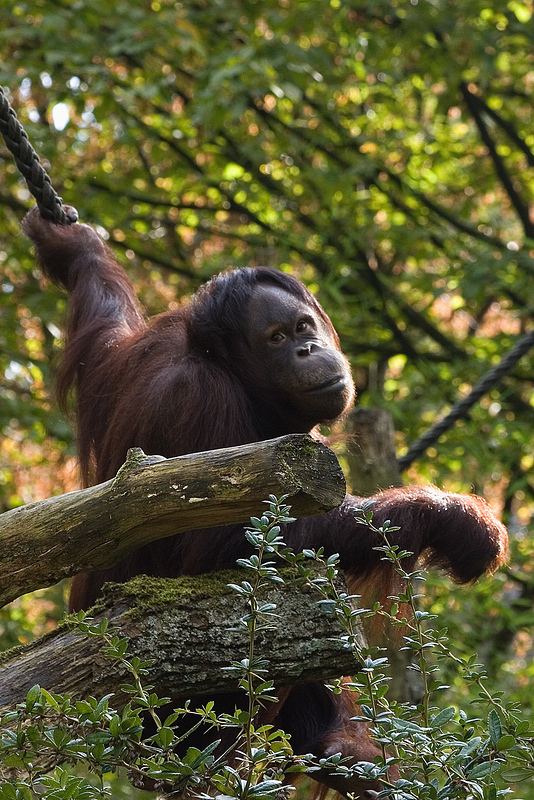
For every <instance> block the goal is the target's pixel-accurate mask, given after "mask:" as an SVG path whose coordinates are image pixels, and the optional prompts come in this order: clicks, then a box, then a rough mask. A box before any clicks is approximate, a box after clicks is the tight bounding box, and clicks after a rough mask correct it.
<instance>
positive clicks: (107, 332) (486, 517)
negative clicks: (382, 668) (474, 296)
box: [23, 209, 507, 791]
mask: <svg viewBox="0 0 534 800" xmlns="http://www.w3.org/2000/svg"><path fill="white" fill-rule="evenodd" d="M23 226H24V230H25V232H26V233H27V235H28V236H29V237H30V238H31V239H32V241H33V242H34V243H35V245H36V248H37V253H38V257H39V262H40V264H41V266H42V268H43V271H44V272H45V274H46V275H48V276H49V277H50V278H51V279H52V280H53V281H55V282H56V283H58V284H60V285H62V286H64V287H65V288H67V289H68V291H69V294H70V305H69V309H70V313H69V322H68V329H67V346H66V350H65V353H64V356H63V361H62V365H61V368H60V372H59V382H58V388H59V394H60V398H61V399H62V402H63V403H64V402H65V400H66V396H67V393H68V392H69V390H70V389H71V388H72V387H74V388H75V389H76V392H77V406H76V409H77V411H76V413H77V427H78V446H79V455H80V463H81V468H82V472H83V476H84V480H85V482H86V483H88V482H91V481H94V480H96V481H102V480H105V479H107V478H110V477H112V476H113V475H114V474H115V473H116V471H117V469H118V468H119V466H120V465H121V464H122V463H123V461H124V457H125V454H126V451H127V449H128V448H129V447H131V446H139V447H142V448H143V449H144V451H145V452H146V453H148V454H160V455H164V456H167V457H170V456H174V455H180V454H184V453H190V452H195V451H200V450H206V449H213V448H217V447H227V446H232V445H238V444H243V443H245V442H251V441H258V440H262V439H267V438H270V437H273V436H278V435H283V434H286V433H294V432H299V431H304V430H309V429H310V428H311V427H313V424H315V423H317V422H320V421H321V420H319V419H317V420H315V421H314V423H313V424H312V425H309V426H307V427H306V426H304V425H300V424H299V422H298V419H294V418H292V417H290V415H289V413H288V411H287V409H286V408H285V407H281V406H280V403H278V404H277V403H276V402H275V401H272V400H271V399H270V398H269V392H268V387H267V389H266V387H264V386H262V387H261V390H260V387H258V386H257V385H256V384H255V383H254V381H255V378H254V375H255V368H256V364H255V361H254V353H252V352H250V353H247V351H246V349H243V347H240V348H239V347H238V345H239V343H240V342H241V341H242V339H243V337H244V334H245V332H246V309H247V304H248V302H249V300H250V298H251V297H252V295H253V292H254V290H255V287H256V286H258V285H274V286H279V287H281V288H282V289H283V290H284V291H286V292H289V293H290V294H291V295H293V296H294V297H297V298H299V300H300V301H301V302H302V304H303V305H305V306H306V307H308V308H310V309H313V310H314V313H316V314H318V315H320V317H321V319H322V320H323V321H324V323H325V325H327V326H328V330H329V331H330V333H329V337H330V341H331V346H332V347H333V348H335V349H337V351H339V342H338V339H337V335H336V334H335V332H334V329H333V328H332V325H331V323H330V320H329V319H328V317H327V316H326V314H325V313H324V311H323V310H322V309H321V307H320V306H319V305H318V303H317V301H316V300H315V298H313V296H312V295H311V294H310V293H309V292H308V291H307V290H306V289H305V288H304V287H303V286H302V284H300V283H299V282H298V281H296V280H295V279H293V278H290V277H288V276H286V275H283V274H282V273H279V272H276V271H275V270H269V269H265V268H259V269H257V270H243V271H240V272H234V273H230V274H227V275H224V276H218V277H217V278H214V279H213V280H212V281H211V282H210V283H209V284H208V285H207V286H206V287H204V288H203V289H202V290H201V291H200V292H199V293H198V294H197V295H196V296H195V297H194V298H193V300H192V302H191V304H190V305H189V306H185V307H183V308H180V309H179V310H177V311H173V312H169V313H168V314H164V315H162V316H160V317H158V318H156V319H155V320H154V321H153V322H151V323H150V324H147V323H146V322H145V320H144V318H143V316H142V314H141V311H140V308H139V304H138V301H137V298H136V296H135V293H134V291H133V288H132V286H131V284H130V282H129V281H128V278H127V277H126V275H125V273H124V271H123V270H122V268H121V267H120V266H119V265H118V264H117V263H116V262H115V260H114V258H113V255H112V253H111V251H110V250H109V249H108V248H107V247H106V246H105V245H104V243H103V242H102V241H101V239H100V238H99V237H98V235H97V234H96V233H95V231H93V230H92V229H91V228H90V227H88V226H86V225H72V226H69V227H62V226H58V225H53V224H51V223H48V222H45V221H44V220H42V218H41V217H40V216H39V214H38V212H37V210H36V209H35V210H34V211H32V212H30V214H29V215H28V216H27V217H26V219H25V221H24V223H23ZM238 352H239V353H241V356H240V357H239V358H238V356H237V353H238ZM243 354H244V355H243ZM371 499H372V500H373V501H374V506H373V510H374V514H373V521H374V523H375V524H381V523H383V522H384V521H385V520H387V519H389V520H391V522H392V524H394V525H398V526H400V530H399V531H397V532H395V533H393V534H391V535H390V540H391V541H392V543H398V544H399V545H400V547H401V548H402V549H407V550H410V551H412V552H413V553H414V555H413V557H412V558H411V559H409V560H408V562H409V563H406V568H407V569H411V567H412V565H413V563H415V561H416V560H417V558H418V557H419V556H420V555H423V557H424V558H425V560H426V562H427V564H428V565H429V566H432V567H439V568H440V569H443V570H445V571H446V572H448V573H449V574H450V575H451V577H452V578H453V580H455V581H458V582H470V581H473V580H475V579H476V578H477V577H478V576H480V575H482V574H483V573H484V572H487V571H491V570H494V569H495V568H496V567H497V566H498V565H499V564H500V563H501V562H502V561H503V560H504V558H505V554H506V544H507V537H506V531H505V529H504V527H503V526H502V524H501V523H500V522H499V521H498V520H497V519H496V518H495V516H494V515H493V513H492V512H491V510H490V509H489V507H488V505H487V504H486V503H485V501H484V500H482V499H481V498H479V497H473V496H466V495H457V494H452V493H445V492H441V491H440V490H439V489H436V488H434V487H413V486H412V487H406V488H401V489H389V490H387V491H385V492H380V493H378V494H377V495H375V496H374V497H373V498H371ZM361 502H362V500H361V498H355V497H351V496H347V498H346V500H345V502H344V504H343V505H342V506H341V507H340V508H339V509H336V510H334V511H332V512H330V513H328V514H325V515H323V516H321V517H315V518H313V519H307V520H298V521H297V522H295V523H294V524H293V525H291V526H290V527H288V528H287V530H286V532H285V538H286V541H287V543H288V545H290V546H291V547H293V548H294V549H296V550H298V549H299V548H303V547H308V548H314V547H315V548H318V547H324V548H325V551H326V553H333V552H338V553H339V554H340V558H341V566H342V568H343V569H344V570H345V571H346V572H347V574H348V576H349V578H350V579H351V581H352V582H356V581H358V582H360V583H361V582H362V581H363V582H365V583H366V584H367V586H372V587H379V593H380V594H384V595H387V594H388V593H389V592H390V589H391V587H392V585H393V581H394V572H393V571H392V569H391V567H390V566H389V565H388V564H386V563H384V562H383V561H382V560H381V554H379V553H377V552H376V551H375V550H374V549H373V548H374V547H376V546H377V545H378V544H381V542H380V540H379V539H378V538H377V537H376V536H375V535H374V534H372V533H371V532H370V531H369V530H368V528H367V527H366V526H363V525H359V524H357V523H356V522H355V521H354V514H353V511H354V509H355V508H356V507H359V506H360V505H361ZM247 552H248V547H247V544H246V542H245V539H244V537H243V534H242V529H241V528H240V527H232V528H218V529H211V530H210V532H209V535H207V536H203V533H202V531H195V532H194V533H191V534H180V535H179V536H177V537H171V538H169V539H165V540H162V541H160V542H157V543H154V544H152V545H150V546H148V547H144V548H142V549H141V550H140V551H138V552H136V553H134V554H133V555H131V556H130V557H128V558H127V559H125V560H124V561H123V562H121V563H120V564H118V565H117V566H115V567H113V568H111V569H108V570H104V571H102V572H99V573H92V574H88V575H81V576H77V577H76V578H75V579H74V581H73V587H72V594H71V606H72V608H73V609H78V608H86V607H88V606H89V605H91V604H92V603H93V601H94V600H95V598H96V597H97V596H98V594H99V592H100V589H101V586H102V583H103V582H104V581H106V580H115V581H117V580H118V581H123V580H126V579H128V578H129V577H131V576H133V575H135V574H139V573H149V574H152V575H159V576H177V575H182V574H190V575H191V574H197V573H201V572H204V571H209V570H214V569H218V568H222V567H231V566H234V565H235V561H236V559H237V558H238V557H240V556H243V555H245V554H246V553H247ZM348 697H349V694H348V692H342V693H341V695H332V694H331V693H330V692H329V691H328V690H327V689H326V688H325V687H324V686H322V685H321V684H313V685H309V686H307V687H295V688H294V689H292V690H291V692H289V693H288V696H287V698H286V699H285V702H283V703H281V704H280V709H279V713H278V716H277V718H276V720H275V722H276V724H279V725H281V726H285V729H286V730H288V731H289V732H291V734H292V737H293V743H294V745H295V748H296V750H297V751H299V752H309V751H312V752H315V753H317V754H318V755H323V754H324V753H326V752H334V751H335V750H336V748H337V749H339V750H341V751H342V752H344V753H345V754H347V755H350V756H351V757H353V758H354V759H355V760H358V759H360V760H362V759H363V760H366V759H368V758H372V757H373V755H374V754H376V753H377V750H376V748H375V745H374V744H372V742H371V741H370V739H369V736H368V733H367V731H366V730H364V729H363V728H362V725H361V724H360V723H355V722H351V721H350V717H351V716H353V715H354V707H353V701H352V700H350V702H349V705H347V702H348V701H347V698H348ZM319 777H321V780H323V781H324V782H325V783H326V784H329V785H331V783H332V782H331V781H330V782H329V780H328V776H319ZM337 788H340V787H337ZM341 788H342V789H343V787H341ZM365 788H369V787H368V786H366V787H365ZM347 789H350V790H356V791H360V789H361V790H362V791H363V788H362V787H359V786H358V787H356V788H354V787H352V788H351V787H345V790H347Z"/></svg>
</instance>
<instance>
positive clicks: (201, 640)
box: [0, 570, 363, 711]
mask: <svg viewBox="0 0 534 800" xmlns="http://www.w3.org/2000/svg"><path fill="white" fill-rule="evenodd" d="M286 573H288V570H284V571H283V574H284V576H285V583H284V584H271V585H270V586H269V587H268V589H267V590H266V591H265V593H264V594H262V598H265V600H266V602H269V603H275V604H276V607H277V608H276V613H277V615H279V616H277V617H275V618H273V624H274V625H275V627H274V629H273V630H270V631H267V632H265V633H262V634H261V635H260V636H258V639H257V643H256V653H257V654H258V655H261V656H263V657H264V658H266V659H267V661H268V675H269V678H270V679H272V680H274V681H275V683H276V685H277V686H284V685H289V684H295V683H301V682H305V681H311V680H318V679H321V678H322V679H326V678H331V677H335V676H338V675H341V674H347V673H349V672H350V671H352V670H354V665H355V662H354V657H353V655H352V654H351V652H350V651H349V650H347V649H346V648H345V647H344V646H343V643H342V641H341V640H340V639H339V634H340V633H341V632H342V631H341V629H340V626H339V623H338V621H337V619H336V617H335V616H334V615H326V614H324V613H323V612H322V611H321V608H320V606H319V605H318V603H317V600H318V599H319V597H318V595H317V594H316V592H315V590H313V589H310V588H306V587H303V586H301V585H300V584H299V583H298V582H297V581H296V580H295V578H294V576H291V574H290V575H289V577H288V575H287V574H286ZM247 577H248V578H249V577H250V576H249V575H247V574H245V571H244V570H242V571H240V572H238V571H232V572H220V573H213V574H211V575H200V576H195V577H183V578H176V579H158V578H147V577H146V576H141V577H138V578H134V579H133V580H132V581H129V582H128V583H126V584H122V585H119V584H108V585H107V587H106V589H105V594H104V597H103V598H102V600H100V601H99V603H98V604H97V606H95V608H94V609H93V610H92V612H91V616H92V617H93V619H94V620H95V621H99V620H101V619H102V618H103V617H107V618H109V621H110V625H111V626H113V627H117V628H118V629H119V632H120V635H121V636H127V637H128V638H129V639H130V647H129V652H130V653H131V654H133V655H137V656H139V657H140V658H141V659H142V660H145V659H154V663H153V665H152V666H151V668H150V683H151V684H153V685H154V686H155V687H156V689H157V692H158V694H159V695H160V696H167V695H171V696H172V697H173V698H176V697H178V696H183V697H193V696H195V695H206V694H208V695H213V694H215V693H220V692H228V691H235V690H236V687H237V683H236V678H235V677H233V676H232V675H230V674H229V673H228V671H227V670H225V669H224V667H227V666H229V664H230V662H231V661H235V660H239V659H240V658H244V657H246V656H247V655H248V633H247V631H246V630H243V628H242V627H240V626H238V625H237V623H238V620H239V619H240V618H241V617H242V616H243V615H244V614H245V613H247V605H246V601H245V599H244V598H243V597H242V596H241V595H239V594H238V593H236V592H235V591H233V590H232V589H230V588H228V585H227V584H228V583H229V582H233V583H237V582H239V581H241V580H243V579H244V578H247ZM336 637H337V638H336ZM362 641H363V640H362ZM101 646H102V641H101V640H99V639H94V638H88V637H87V636H83V635H80V634H77V633H76V632H74V631H73V630H72V627H69V626H63V627H60V628H59V629H57V630H55V631H53V632H52V633H51V634H48V635H47V636H45V637H43V638H42V639H40V640H38V641H36V642H32V643H31V644H29V645H26V646H25V647H22V648H16V649H14V650H12V651H9V652H7V653H4V654H2V656H1V658H0V711H1V710H2V708H3V709H5V708H6V707H7V706H11V705H13V704H14V703H17V702H21V701H22V700H23V699H24V698H25V696H26V694H27V692H28V690H29V689H30V688H31V687H32V686H33V685H35V684H39V685H40V686H41V687H42V688H45V689H48V690H49V691H52V692H59V693H64V692H67V693H69V694H71V696H73V697H76V698H82V697H87V696H88V695H93V696H96V697H102V696H103V695H105V694H108V693H113V694H114V699H113V701H112V702H113V704H114V705H115V706H116V707H121V706H123V705H124V704H125V703H126V702H127V697H126V696H125V695H123V694H122V692H121V691H120V689H119V687H120V684H121V683H124V682H125V678H128V676H127V674H126V673H125V672H124V671H123V670H122V669H121V668H119V666H118V665H117V664H116V663H114V662H113V661H111V660H109V659H106V658H105V657H104V656H103V655H102V654H101V652H100V648H101ZM128 682H131V680H129V681H128Z"/></svg>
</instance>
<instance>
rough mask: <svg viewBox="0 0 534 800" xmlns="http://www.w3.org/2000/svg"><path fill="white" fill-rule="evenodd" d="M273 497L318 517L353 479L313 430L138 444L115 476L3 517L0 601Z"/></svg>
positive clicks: (233, 518) (241, 513)
mask: <svg viewBox="0 0 534 800" xmlns="http://www.w3.org/2000/svg"><path fill="white" fill-rule="evenodd" d="M271 494H274V495H276V496H278V497H280V496H281V495H288V503H290V504H291V506H292V514H293V515H294V516H296V517H306V516H313V515H315V514H321V513H323V512H324V511H328V510H330V509H332V508H335V507H336V506H338V505H339V504H340V503H341V502H342V500H343V498H344V496H345V479H344V477H343V473H342V471H341V468H340V466H339V464H338V461H337V459H336V457H335V455H334V454H333V453H332V451H331V450H329V449H328V448H327V447H325V446H324V445H322V444H320V443H319V442H317V441H316V440H315V439H313V438H312V437H310V436H307V435H304V434H302V435H301V434H294V435H290V436H283V437H281V438H279V439H271V440H269V441H266V442H254V443H253V444H247V445H243V446H241V447H231V448H226V449H224V450H211V451H208V452H204V453H194V454H191V455H187V456H180V457H178V458H171V459H164V458H162V457H161V456H149V457H147V456H145V454H144V453H143V451H142V450H138V449H135V450H132V451H130V453H129V457H128V460H127V462H126V464H124V466H123V467H121V469H120V470H119V472H118V473H117V476H116V477H115V478H114V479H113V480H110V481H107V482H106V483H102V484H99V485H98V486H92V487H90V488H88V489H82V490H80V491H77V492H71V493H69V494H65V495H61V496H59V497H52V498H49V499H48V500H44V501H42V502H38V503H32V504H31V505H27V506H22V507H21V508H16V509H13V510H12V511H7V512H6V513H5V514H2V515H1V516H0V606H2V605H5V604H6V603H8V602H10V601H11V600H14V599H15V598H16V597H19V596H20V595H21V594H24V593H25V592H30V591H33V590H34V589H39V588H42V587H45V586H51V585H52V584H53V583H56V582H57V581H59V580H61V579H62V578H66V577H69V576H71V575H76V574H77V573H79V572H87V571H89V570H94V569H100V568H103V567H109V566H111V565H112V564H114V563H116V562H117V561H119V560H120V559H121V558H123V557H124V556H125V555H127V554H128V553H130V552H132V551H133V550H136V549H137V548H139V547H141V546H142V545H144V544H147V543H148V542H152V541H154V540H156V539H162V538H164V537H166V536H171V535H173V534H175V533H180V532H182V531H187V530H193V529H196V528H209V527H213V526H218V525H229V524H235V523H239V522H246V521H248V520H249V519H250V517H251V516H252V515H258V514H259V513H260V512H261V511H262V509H263V508H265V506H264V505H263V501H264V500H266V499H267V498H268V497H269V495H271ZM204 535H206V536H209V533H207V534H204Z"/></svg>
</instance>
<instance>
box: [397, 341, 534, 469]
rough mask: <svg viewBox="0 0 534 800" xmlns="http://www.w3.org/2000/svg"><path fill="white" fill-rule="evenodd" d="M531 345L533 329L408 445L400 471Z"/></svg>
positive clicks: (515, 362)
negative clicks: (436, 420) (425, 431)
mask: <svg viewBox="0 0 534 800" xmlns="http://www.w3.org/2000/svg"><path fill="white" fill-rule="evenodd" d="M533 345H534V330H531V331H529V332H528V333H525V334H524V335H523V336H522V337H521V338H520V339H519V340H518V341H517V342H516V344H515V346H514V347H513V348H512V349H511V350H510V352H509V353H508V354H507V355H506V356H504V358H502V359H501V361H500V362H499V363H498V364H497V365H496V366H495V367H493V368H492V369H490V371H489V372H487V373H486V375H484V377H483V378H481V379H480V380H479V381H478V383H476V384H475V386H474V387H473V389H472V390H471V391H470V392H469V394H468V395H467V397H464V398H463V399H462V400H458V402H457V403H455V404H454V405H453V407H452V408H451V410H450V412H449V413H448V414H447V416H446V417H443V419H442V420H441V421H440V422H438V423H437V424H436V425H434V427H433V428H431V429H430V430H429V431H428V432H427V433H425V434H424V435H423V436H421V438H420V439H418V440H417V442H415V443H414V444H413V445H412V446H411V447H410V449H409V450H408V452H407V453H406V455H404V456H402V457H401V458H399V459H398V460H397V464H398V466H399V469H400V470H401V471H402V470H405V469H408V467H409V466H410V464H411V463H412V462H413V461H415V460H416V459H417V458H419V457H420V456H422V455H423V453H424V452H425V450H427V449H428V448H429V447H430V445H431V444H434V442H437V440H438V439H439V437H440V436H441V435H442V434H443V433H445V431H448V430H449V428H452V426H453V425H454V423H455V422H457V421H458V420H459V419H462V417H465V416H466V414H467V412H468V411H469V409H470V408H471V407H472V406H474V405H475V403H477V402H478V401H479V400H480V399H481V397H483V396H484V395H485V394H487V392H489V391H490V390H491V389H493V387H494V386H496V385H497V384H498V383H499V381H500V380H501V378H503V377H504V376H505V375H506V374H507V373H508V372H510V370H511V369H512V368H513V367H515V365H516V364H517V362H518V361H519V359H520V358H521V357H522V356H524V355H525V354H526V353H528V351H529V350H530V348H531V347H532V346H533Z"/></svg>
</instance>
